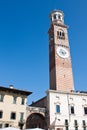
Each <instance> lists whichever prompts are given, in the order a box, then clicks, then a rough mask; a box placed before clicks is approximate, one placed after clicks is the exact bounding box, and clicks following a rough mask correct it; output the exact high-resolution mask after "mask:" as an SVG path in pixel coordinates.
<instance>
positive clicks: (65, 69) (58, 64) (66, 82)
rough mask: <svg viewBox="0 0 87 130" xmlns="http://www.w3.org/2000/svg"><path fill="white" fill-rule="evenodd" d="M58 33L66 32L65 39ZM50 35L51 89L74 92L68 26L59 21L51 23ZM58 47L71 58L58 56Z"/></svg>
mask: <svg viewBox="0 0 87 130" xmlns="http://www.w3.org/2000/svg"><path fill="white" fill-rule="evenodd" d="M53 13H54V12H53ZM61 15H63V14H61ZM58 31H59V32H60V31H62V32H64V38H60V37H58ZM48 33H49V37H51V38H50V40H49V58H50V89H52V90H62V91H71V90H74V84H73V74H72V64H71V57H70V48H69V40H68V32H67V26H66V25H65V24H64V23H63V22H58V20H57V21H55V22H54V21H51V25H50V29H49V31H48ZM58 47H62V48H65V49H66V50H67V51H68V53H69V57H68V58H62V57H60V56H59V55H58V54H57V48H58Z"/></svg>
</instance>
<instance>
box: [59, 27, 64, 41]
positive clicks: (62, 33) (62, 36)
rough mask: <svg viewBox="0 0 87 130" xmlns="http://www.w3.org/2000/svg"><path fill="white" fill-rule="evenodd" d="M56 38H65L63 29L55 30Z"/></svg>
mask: <svg viewBox="0 0 87 130" xmlns="http://www.w3.org/2000/svg"><path fill="white" fill-rule="evenodd" d="M57 38H60V39H65V33H64V31H63V30H61V29H60V30H59V31H57Z"/></svg>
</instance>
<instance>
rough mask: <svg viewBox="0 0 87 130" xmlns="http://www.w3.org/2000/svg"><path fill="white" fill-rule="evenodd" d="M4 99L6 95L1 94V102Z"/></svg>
mask: <svg viewBox="0 0 87 130" xmlns="http://www.w3.org/2000/svg"><path fill="white" fill-rule="evenodd" d="M3 99H4V95H3V94H0V102H3Z"/></svg>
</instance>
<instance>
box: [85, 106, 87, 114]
mask: <svg viewBox="0 0 87 130" xmlns="http://www.w3.org/2000/svg"><path fill="white" fill-rule="evenodd" d="M84 115H87V107H84Z"/></svg>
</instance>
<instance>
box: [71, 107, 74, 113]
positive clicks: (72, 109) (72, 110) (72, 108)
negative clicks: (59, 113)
mask: <svg viewBox="0 0 87 130" xmlns="http://www.w3.org/2000/svg"><path fill="white" fill-rule="evenodd" d="M71 114H74V106H71Z"/></svg>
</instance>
